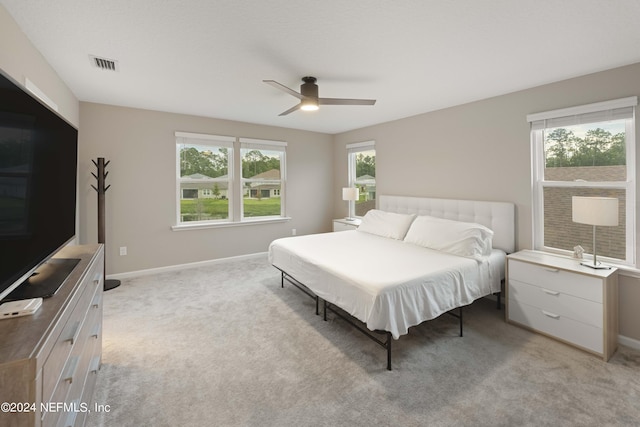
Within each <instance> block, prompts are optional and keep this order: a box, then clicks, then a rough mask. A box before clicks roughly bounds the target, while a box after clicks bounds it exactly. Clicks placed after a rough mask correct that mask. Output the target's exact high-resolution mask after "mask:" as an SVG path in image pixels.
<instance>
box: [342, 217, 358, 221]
mask: <svg viewBox="0 0 640 427" xmlns="http://www.w3.org/2000/svg"><path fill="white" fill-rule="evenodd" d="M344 220H345V221H355V220H356V219H355V218H351V217H350V216H348V217H346V218H345V219H344Z"/></svg>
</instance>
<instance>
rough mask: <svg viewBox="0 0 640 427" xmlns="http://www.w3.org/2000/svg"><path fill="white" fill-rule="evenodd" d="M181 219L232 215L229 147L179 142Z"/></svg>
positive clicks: (194, 219) (211, 218)
mask: <svg viewBox="0 0 640 427" xmlns="http://www.w3.org/2000/svg"><path fill="white" fill-rule="evenodd" d="M178 147H179V150H180V221H181V222H190V221H212V220H222V219H228V218H229V200H228V196H229V195H228V190H229V177H228V171H229V169H228V164H229V149H228V148H226V147H217V146H211V145H193V144H179V145H178Z"/></svg>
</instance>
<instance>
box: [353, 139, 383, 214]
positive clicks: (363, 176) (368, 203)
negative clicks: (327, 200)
mask: <svg viewBox="0 0 640 427" xmlns="http://www.w3.org/2000/svg"><path fill="white" fill-rule="evenodd" d="M347 156H348V180H349V187H357V188H358V189H359V190H360V198H359V199H358V200H356V201H355V202H354V201H350V202H349V203H352V204H353V206H351V208H352V210H351V212H355V215H356V216H358V217H362V216H364V215H365V214H366V213H367V212H368V211H370V210H371V209H375V207H376V148H375V141H366V142H357V143H353V144H348V145H347Z"/></svg>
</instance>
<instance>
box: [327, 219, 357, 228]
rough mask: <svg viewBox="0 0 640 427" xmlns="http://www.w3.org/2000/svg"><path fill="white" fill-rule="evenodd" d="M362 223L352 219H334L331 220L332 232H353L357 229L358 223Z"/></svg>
mask: <svg viewBox="0 0 640 427" xmlns="http://www.w3.org/2000/svg"><path fill="white" fill-rule="evenodd" d="M361 222H362V220H360V219H357V218H356V219H353V220H348V219H345V218H341V219H334V220H333V231H348V230H355V229H356V228H358V226H359V225H360V223H361Z"/></svg>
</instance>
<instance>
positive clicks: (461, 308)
mask: <svg viewBox="0 0 640 427" xmlns="http://www.w3.org/2000/svg"><path fill="white" fill-rule="evenodd" d="M460 336H462V307H460Z"/></svg>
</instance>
